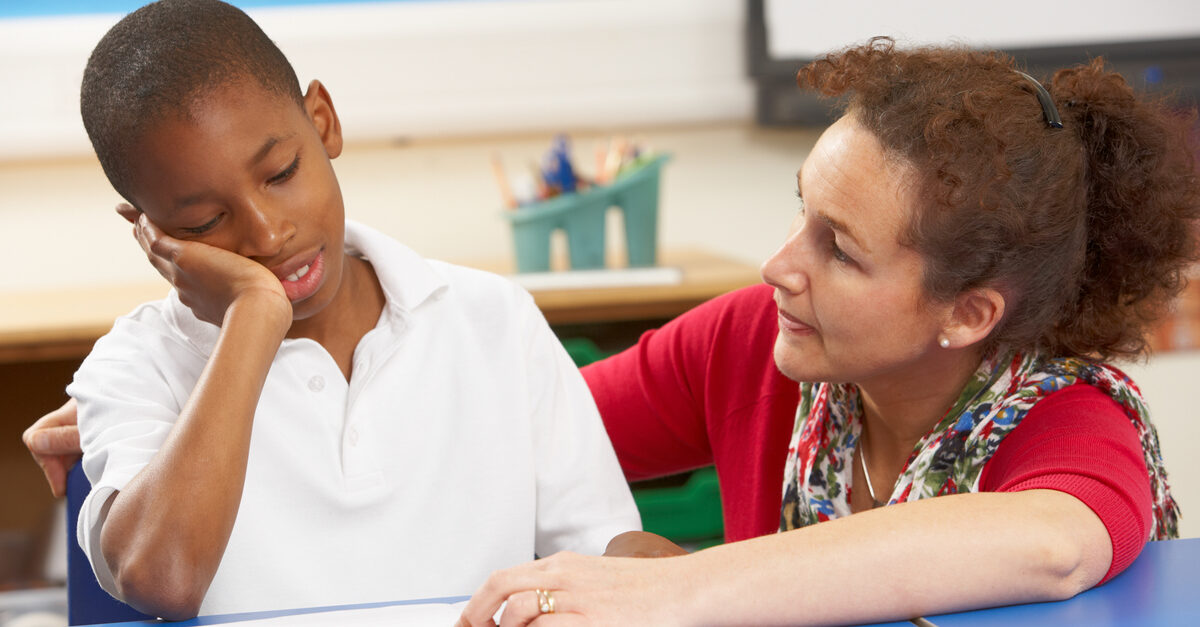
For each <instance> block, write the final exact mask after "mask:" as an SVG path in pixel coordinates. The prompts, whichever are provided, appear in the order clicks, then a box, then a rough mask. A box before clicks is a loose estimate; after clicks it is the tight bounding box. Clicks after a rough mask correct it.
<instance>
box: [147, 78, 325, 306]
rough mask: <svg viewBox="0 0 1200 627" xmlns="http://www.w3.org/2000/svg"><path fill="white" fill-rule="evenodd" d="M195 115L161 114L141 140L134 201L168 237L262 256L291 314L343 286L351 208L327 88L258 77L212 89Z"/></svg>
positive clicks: (321, 302)
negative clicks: (280, 84) (301, 92)
mask: <svg viewBox="0 0 1200 627" xmlns="http://www.w3.org/2000/svg"><path fill="white" fill-rule="evenodd" d="M187 113H188V115H187V116H179V117H174V116H172V117H168V118H166V119H163V120H161V121H159V122H155V123H154V124H152V125H151V126H150V128H149V129H148V130H147V131H145V133H144V134H143V136H142V137H141V138H140V140H139V141H138V142H137V143H136V144H135V148H134V149H133V152H132V153H131V154H130V155H129V159H131V161H132V163H131V171H132V174H133V177H132V180H133V184H132V185H131V186H130V188H131V193H130V198H129V200H130V201H131V202H132V203H133V205H134V206H135V207H137V208H138V209H139V210H140V211H142V212H143V213H145V214H146V216H147V217H148V218H150V220H151V221H152V222H154V223H155V224H156V225H158V227H159V228H161V229H162V230H163V231H165V232H166V233H167V234H168V235H170V236H172V237H175V238H177V239H182V240H192V241H197V242H202V243H204V244H208V245H211V246H216V247H218V248H223V249H225V250H228V251H232V252H235V253H237V254H239V255H242V256H244V257H248V258H250V259H252V260H254V261H257V262H259V263H261V264H262V265H264V266H266V267H267V268H268V269H269V270H271V271H272V272H273V273H274V274H275V276H277V277H279V279H280V281H281V282H282V283H283V287H284V291H285V292H286V293H287V296H288V299H289V300H291V301H292V309H293V317H294V319H297V320H301V319H304V318H308V317H311V316H312V315H314V314H316V313H317V312H319V311H321V310H322V309H324V308H325V306H326V305H328V304H329V303H330V302H331V301H332V300H333V298H334V296H335V295H336V294H337V291H338V288H339V286H340V284H341V278H342V269H343V266H344V258H345V255H344V252H343V237H344V231H345V209H344V207H343V204H342V194H341V190H340V188H339V187H338V183H337V177H336V176H335V175H334V173H333V167H332V165H331V164H330V159H332V158H334V157H336V156H337V155H338V154H339V153H340V152H341V148H342V139H341V127H340V124H339V122H338V119H337V114H336V113H335V112H334V109H333V104H332V102H331V101H330V99H329V95H328V93H327V92H326V91H325V88H324V87H323V86H321V84H320V83H318V82H316V81H314V82H313V83H312V84H311V85H310V86H309V90H308V94H307V95H306V96H305V99H304V107H303V108H301V107H299V106H297V104H296V103H295V101H293V100H291V99H288V98H286V97H283V96H279V95H277V94H274V93H272V92H269V91H267V90H265V89H263V88H262V87H260V86H258V85H257V84H256V83H252V82H244V83H237V84H233V85H230V86H227V87H224V88H222V89H220V90H217V91H214V92H209V93H207V94H206V95H205V96H204V98H203V99H202V100H199V101H197V102H196V103H195V104H192V105H191V106H190V107H189V108H188V110H187Z"/></svg>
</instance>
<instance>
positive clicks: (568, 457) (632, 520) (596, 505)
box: [521, 293, 642, 557]
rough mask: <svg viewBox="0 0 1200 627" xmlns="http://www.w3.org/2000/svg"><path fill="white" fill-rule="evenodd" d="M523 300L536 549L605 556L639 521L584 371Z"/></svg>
mask: <svg viewBox="0 0 1200 627" xmlns="http://www.w3.org/2000/svg"><path fill="white" fill-rule="evenodd" d="M521 296H522V297H523V298H522V303H521V307H522V308H523V310H524V311H525V323H526V328H527V333H526V337H528V338H529V343H528V354H527V357H526V363H527V364H528V368H529V372H530V376H529V378H528V382H529V390H528V394H529V398H530V407H531V408H532V413H533V416H532V420H531V426H532V429H533V433H532V437H533V441H534V456H535V459H534V468H535V472H536V476H537V530H536V534H537V535H536V539H535V544H534V550H535V552H536V553H537V554H538V555H539V556H543V557H544V556H547V555H551V554H553V553H556V552H558V551H563V550H570V551H576V552H579V553H585V554H591V555H599V554H601V553H603V552H604V549H605V548H606V547H607V546H608V542H609V540H611V539H612V538H613V536H616V535H617V534H620V533H623V532H626V531H632V530H641V528H642V523H641V516H640V515H639V514H638V510H637V506H636V505H635V504H634V502H633V496H632V495H631V494H630V492H629V484H627V483H626V482H625V478H624V477H623V476H622V474H621V467H620V466H619V465H618V464H617V457H616V455H615V454H614V453H613V449H612V444H611V443H610V442H609V440H608V436H607V435H606V434H605V431H604V424H603V423H602V422H601V421H600V414H599V413H598V412H597V410H596V404H595V402H593V401H592V397H591V394H589V393H588V389H587V385H586V384H585V383H584V381H583V377H582V376H581V375H580V374H579V369H578V368H577V367H576V366H575V363H574V362H573V361H571V357H570V356H569V355H568V354H567V351H566V350H565V349H564V348H563V346H562V344H561V343H560V342H559V341H558V338H556V337H555V336H554V333H553V332H552V331H551V330H550V327H549V325H547V324H546V321H545V318H543V317H542V314H541V312H540V311H538V309H537V307H536V306H535V305H534V303H533V299H532V298H531V297H530V296H529V295H528V294H524V293H523V294H522V295H521Z"/></svg>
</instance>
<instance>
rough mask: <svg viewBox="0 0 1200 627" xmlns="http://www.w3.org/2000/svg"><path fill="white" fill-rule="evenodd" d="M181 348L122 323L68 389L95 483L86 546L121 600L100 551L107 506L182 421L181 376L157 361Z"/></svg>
mask: <svg viewBox="0 0 1200 627" xmlns="http://www.w3.org/2000/svg"><path fill="white" fill-rule="evenodd" d="M143 313H145V312H143ZM179 348H180V347H179V345H178V344H177V343H176V342H175V341H174V340H173V339H172V338H171V337H169V335H167V334H164V333H160V332H159V331H158V330H157V329H155V328H154V327H153V325H147V324H144V323H143V322H141V321H139V320H137V319H132V318H122V319H120V320H118V321H117V322H116V324H115V325H114V326H113V329H112V331H110V332H109V333H108V334H107V335H105V336H104V337H102V338H101V339H100V340H99V341H98V342H97V343H96V345H95V347H93V349H92V353H91V354H90V355H89V356H88V357H87V359H85V360H84V362H83V364H82V365H81V366H80V368H79V370H78V371H77V372H76V373H75V377H74V380H73V381H72V383H71V384H70V385H69V386H68V387H67V393H68V394H69V395H70V396H72V397H73V398H75V399H76V401H78V404H79V438H80V445H81V447H82V449H83V459H82V464H83V470H84V473H85V474H86V475H87V477H88V481H90V482H91V484H92V491H91V493H89V494H88V496H87V498H86V499H85V500H84V502H83V505H82V507H81V508H80V513H79V524H78V527H77V536H78V541H79V545H80V547H82V548H83V551H84V553H85V554H86V555H87V556H88V559H89V561H90V562H91V564H92V569H93V570H94V571H95V574H96V579H97V580H98V581H99V582H100V585H101V587H103V588H104V589H105V590H106V591H108V592H109V593H110V594H113V595H114V596H116V587H115V584H114V582H113V577H112V572H111V570H110V568H109V566H108V564H107V562H106V561H105V559H104V554H103V551H101V550H100V530H101V528H102V527H103V524H104V519H103V517H102V512H103V508H104V504H105V502H107V501H108V500H109V498H110V497H111V496H112V495H113V494H114V493H116V492H118V491H120V490H121V489H123V488H124V487H125V485H126V484H127V483H129V481H130V480H131V479H133V478H134V476H136V475H137V474H138V473H139V472H141V470H142V468H144V467H145V466H146V465H147V464H148V463H149V462H150V460H151V458H153V457H154V455H155V454H156V453H157V452H158V450H159V448H161V447H162V444H163V442H164V441H165V440H166V438H167V434H168V433H169V432H170V430H171V427H172V426H173V425H174V424H175V421H176V420H177V418H178V416H179V412H180V408H181V407H182V403H183V401H185V400H186V396H184V398H183V399H181V398H180V397H179V396H178V394H177V391H176V388H178V387H180V386H179V385H172V384H171V382H170V380H171V379H172V378H173V376H174V374H173V373H172V372H169V371H166V370H164V369H162V368H160V367H159V365H160V364H157V363H156V361H157V360H155V359H154V358H153V355H154V354H169V353H168V352H167V351H170V350H172V349H173V350H174V352H175V353H178V352H179Z"/></svg>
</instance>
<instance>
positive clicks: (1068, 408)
mask: <svg viewBox="0 0 1200 627" xmlns="http://www.w3.org/2000/svg"><path fill="white" fill-rule="evenodd" d="M799 80H800V83H801V85H803V86H806V87H813V88H816V89H819V90H821V91H822V92H823V93H825V94H828V95H847V94H848V95H849V102H848V109H847V112H846V115H845V116H844V117H843V118H842V119H840V120H839V121H838V122H837V123H835V124H834V125H833V126H832V127H831V128H830V129H829V130H828V131H827V132H826V133H825V134H824V135H823V136H822V137H821V139H820V141H819V142H818V144H817V146H816V147H815V148H814V150H813V152H812V154H811V155H810V157H809V158H808V159H807V160H806V161H805V163H804V165H803V168H802V169H801V171H800V173H799V175H798V179H797V182H798V186H799V189H798V192H799V195H800V197H801V211H800V212H799V214H798V215H797V217H796V220H795V222H794V224H793V226H792V229H791V232H790V233H789V235H788V237H787V239H786V241H785V242H784V245H783V247H782V248H780V250H779V251H778V252H777V253H776V254H775V255H773V256H772V257H771V258H770V259H769V260H768V261H767V262H766V263H765V264H764V266H763V277H764V279H765V281H766V283H767V285H764V286H759V287H755V288H748V289H746V290H741V291H739V292H735V293H733V294H730V295H727V296H725V297H722V298H719V299H717V300H715V301H712V302H710V303H708V304H706V305H703V306H701V307H700V308H698V309H696V310H694V311H692V312H690V313H688V314H685V315H684V316H682V317H681V318H679V319H678V320H676V321H674V322H672V323H670V324H669V325H667V326H666V327H664V328H663V329H662V330H660V331H658V332H655V333H651V334H647V336H646V337H644V338H643V339H642V341H641V342H640V343H639V344H638V346H636V347H634V348H633V349H630V350H629V351H626V352H625V353H622V354H621V355H618V356H616V357H614V358H612V359H609V360H606V361H604V362H601V363H599V364H596V365H593V366H591V367H589V368H587V369H585V376H586V377H587V379H588V382H589V386H590V388H591V390H592V392H593V394H594V395H595V397H596V400H597V403H598V404H599V406H600V409H601V413H602V415H603V416H604V418H605V421H606V426H607V427H608V429H609V433H610V435H611V437H612V438H613V442H614V446H615V447H616V449H617V452H618V455H619V457H620V459H621V462H622V465H623V466H624V468H625V469H626V472H627V474H628V475H629V476H630V477H631V478H638V477H644V476H652V475H657V474H666V473H669V472H675V471H679V470H684V469H687V468H691V467H696V466H701V465H705V464H707V463H714V462H715V464H716V466H717V470H718V473H719V475H720V477H721V484H722V495H723V500H724V502H723V505H724V509H725V518H726V533H727V539H728V540H730V541H731V543H730V544H726V545H723V546H719V547H714V548H712V549H708V550H704V551H699V552H697V553H694V554H691V555H681V556H677V557H669V558H665V559H654V560H631V559H614V558H588V557H583V556H577V555H571V554H559V555H555V556H551V557H549V558H546V559H542V560H538V561H537V562H534V563H531V564H528V565H524V566H520V567H517V568H513V569H510V570H506V571H501V572H498V573H496V574H494V575H493V576H492V577H491V578H490V579H489V581H488V582H487V583H486V584H485V585H484V586H482V587H481V588H480V590H479V591H478V592H477V593H476V595H475V597H474V598H473V600H472V601H471V603H470V604H469V605H468V607H467V609H466V611H465V613H464V615H463V621H462V622H463V624H470V625H481V624H482V625H486V624H490V621H491V617H492V616H493V613H494V612H495V611H496V610H497V608H498V607H499V606H500V604H501V602H503V601H505V600H507V601H508V603H507V606H506V609H505V614H504V617H503V619H502V624H505V625H507V624H524V623H526V622H529V621H531V620H534V619H538V620H537V624H539V625H541V624H543V623H545V624H555V623H556V622H558V623H562V624H570V623H572V622H574V623H584V622H589V623H594V624H622V625H626V624H628V625H634V624H646V625H663V624H691V623H705V624H720V623H732V624H752V623H845V622H865V621H874V620H886V619H896V618H907V617H912V616H919V615H924V614H934V613H939V612H945V611H952V610H960V609H967V608H975V607H983V606H989V605H999V604H1005V603H1016V602H1025V601H1034V600H1049V599H1061V598H1067V597H1069V596H1072V595H1074V594H1076V593H1077V592H1079V591H1081V590H1084V589H1087V588H1089V587H1091V586H1093V585H1095V584H1096V583H1098V582H1101V581H1103V580H1106V579H1108V578H1111V577H1112V576H1113V575H1115V574H1116V573H1118V572H1120V571H1121V570H1122V569H1123V568H1125V567H1126V566H1127V565H1128V564H1129V563H1130V562H1131V561H1132V560H1133V559H1134V557H1136V555H1137V554H1138V552H1139V551H1140V549H1141V547H1142V545H1143V543H1144V542H1145V540H1146V539H1147V538H1148V537H1151V536H1153V537H1170V536H1171V535H1173V534H1174V532H1175V524H1176V516H1177V512H1176V508H1175V506H1174V502H1173V500H1172V499H1171V498H1170V494H1169V492H1168V490H1167V487H1166V483H1165V474H1164V473H1163V471H1162V469H1161V463H1160V461H1159V458H1158V451H1157V442H1156V437H1155V436H1154V431H1153V428H1152V427H1151V426H1150V424H1149V422H1148V421H1147V419H1146V416H1145V409H1144V406H1143V405H1142V403H1141V401H1140V398H1139V396H1138V394H1137V391H1136V388H1134V387H1133V386H1132V384H1130V383H1129V382H1128V380H1127V379H1126V378H1125V377H1124V376H1123V375H1121V374H1120V373H1119V371H1117V370H1115V369H1113V368H1111V367H1109V366H1106V365H1104V363H1103V361H1104V360H1106V359H1109V358H1114V357H1126V356H1136V355H1138V354H1140V353H1142V352H1143V351H1144V348H1145V343H1144V339H1143V332H1144V330H1145V327H1146V325H1147V324H1148V322H1149V321H1150V320H1151V319H1152V318H1153V315H1154V314H1155V313H1156V312H1157V311H1158V310H1159V309H1160V308H1161V307H1162V305H1163V304H1164V303H1166V302H1167V301H1168V300H1169V298H1170V297H1171V296H1172V295H1173V294H1174V293H1175V292H1176V291H1177V290H1178V288H1179V287H1180V283H1181V278H1180V277H1181V274H1180V273H1181V269H1182V268H1183V267H1185V265H1186V264H1187V263H1189V262H1190V261H1191V260H1192V259H1193V258H1194V257H1195V253H1196V243H1195V223H1196V220H1197V216H1198V214H1200V185H1198V184H1197V181H1196V177H1195V171H1194V166H1193V160H1192V157H1191V155H1190V153H1189V152H1188V151H1187V147H1186V142H1185V138H1186V135H1187V132H1188V131H1189V126H1188V123H1189V120H1188V119H1183V118H1180V117H1177V116H1174V115H1173V114H1171V113H1170V112H1169V111H1168V110H1166V109H1165V108H1162V107H1160V106H1157V105H1151V104H1147V103H1144V102H1140V101H1139V100H1138V99H1137V98H1135V97H1134V96H1133V94H1132V92H1131V90H1130V89H1129V88H1128V87H1127V86H1126V85H1125V84H1124V82H1123V81H1122V80H1121V79H1120V78H1119V77H1118V76H1116V75H1113V74H1109V73H1106V72H1104V71H1103V69H1102V68H1101V66H1100V65H1099V64H1092V65H1090V66H1087V67H1082V68H1076V69H1072V70H1065V71H1062V72H1059V73H1058V74H1057V75H1056V76H1055V79H1054V81H1053V83H1052V85H1051V87H1050V94H1048V95H1047V96H1046V97H1045V99H1044V100H1042V99H1041V98H1039V95H1040V94H1042V92H1043V90H1044V88H1043V87H1042V86H1041V85H1040V84H1037V83H1036V82H1035V81H1033V80H1032V79H1030V78H1028V77H1026V76H1024V75H1021V74H1019V73H1017V72H1016V71H1015V70H1014V68H1013V64H1012V61H1011V60H1010V59H1008V58H1006V57H1003V56H1000V55H996V54H989V53H977V52H969V51H965V50H959V49H924V50H914V51H903V50H897V49H895V48H894V47H893V45H892V43H891V42H890V41H889V40H876V41H872V42H870V43H869V44H867V45H866V46H862V47H860V48H856V49H851V50H847V51H844V52H842V53H838V54H834V55H831V56H829V57H827V58H824V59H821V60H818V61H817V62H815V63H813V64H812V65H810V66H808V67H807V68H805V69H804V70H802V71H801V73H800V77H799ZM1058 125H1061V128H1059V127H1058ZM769 353H773V359H772V358H771V357H769V356H768V354H769ZM797 382H803V383H799V384H798V383H797ZM62 418H63V416H62V415H61V414H59V415H50V416H47V417H46V418H44V419H43V421H39V425H41V426H48V427H49V428H48V429H46V430H40V429H31V431H30V432H28V433H27V438H26V441H27V443H31V442H33V441H34V440H35V439H36V438H37V437H42V435H43V434H44V436H45V437H46V438H47V443H49V442H50V440H52V439H53V436H54V435H59V434H60V433H59V432H56V431H54V430H53V429H54V428H53V423H55V422H56V421H59V420H62ZM68 421H69V420H68ZM65 433H66V434H67V437H68V438H69V437H70V436H69V429H67V431H66V432H65ZM68 444H69V442H68ZM31 448H33V447H31ZM68 448H69V447H68ZM42 450H45V451H48V450H49V449H47V448H43V449H42ZM48 475H49V471H48ZM781 479H783V481H782V483H783V485H782V486H781V485H780V484H781ZM52 483H53V481H52ZM781 488H782V489H781ZM781 494H782V495H783V498H782V503H781ZM931 497H937V498H931ZM885 504H886V506H884V505H885ZM781 512H782V516H781ZM826 521H827V522H826ZM817 522H821V523H822V524H814V523H817ZM781 523H782V524H781ZM781 526H782V528H783V529H784V530H786V531H785V532H784V533H772V532H774V531H776V530H779V529H780V527H781ZM736 540H745V541H743V542H734V541H736ZM623 541H624V542H625V544H624V546H618V547H615V548H616V549H618V550H619V551H620V552H623V553H625V554H662V553H670V552H677V553H678V552H682V551H681V550H679V549H677V548H673V547H665V548H664V546H663V545H662V544H655V543H654V542H653V541H652V540H650V541H648V540H647V538H645V536H631V537H628V538H625V539H623ZM610 548H614V547H610ZM950 591H953V592H952V593H951V592H950ZM547 613H551V614H552V615H550V616H546V615H545V614H547Z"/></svg>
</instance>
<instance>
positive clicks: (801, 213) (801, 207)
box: [796, 190, 804, 215]
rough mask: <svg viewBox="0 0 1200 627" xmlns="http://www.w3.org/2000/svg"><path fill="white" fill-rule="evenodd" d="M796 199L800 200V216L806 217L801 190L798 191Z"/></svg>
mask: <svg viewBox="0 0 1200 627" xmlns="http://www.w3.org/2000/svg"><path fill="white" fill-rule="evenodd" d="M796 198H799V199H800V203H799V204H800V207H799V208H798V209H797V210H798V211H799V212H800V215H804V197H803V196H801V195H800V190H796Z"/></svg>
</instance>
